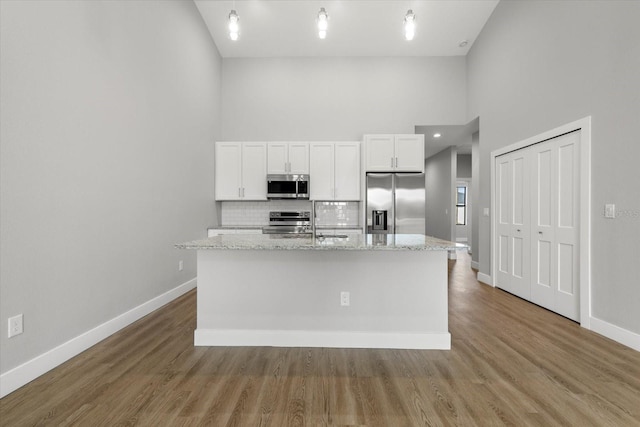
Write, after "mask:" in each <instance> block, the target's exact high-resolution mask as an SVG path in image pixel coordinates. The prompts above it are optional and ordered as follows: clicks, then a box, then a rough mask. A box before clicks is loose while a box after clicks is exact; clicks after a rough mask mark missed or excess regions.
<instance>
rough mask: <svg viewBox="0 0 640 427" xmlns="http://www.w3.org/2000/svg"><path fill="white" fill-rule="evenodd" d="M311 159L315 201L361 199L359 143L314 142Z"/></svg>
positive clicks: (310, 182) (311, 181) (311, 176)
mask: <svg viewBox="0 0 640 427" xmlns="http://www.w3.org/2000/svg"><path fill="white" fill-rule="evenodd" d="M309 158H310V160H309V185H310V199H311V200H345V201H347V200H360V143H359V142H357V141H356V142H313V143H311V145H310V155H309Z"/></svg>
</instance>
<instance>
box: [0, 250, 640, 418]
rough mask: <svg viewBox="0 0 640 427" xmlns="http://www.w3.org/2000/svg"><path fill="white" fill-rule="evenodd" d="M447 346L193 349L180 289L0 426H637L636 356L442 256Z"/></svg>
mask: <svg viewBox="0 0 640 427" xmlns="http://www.w3.org/2000/svg"><path fill="white" fill-rule="evenodd" d="M449 297H450V301H449V305H450V314H449V319H450V324H449V329H450V331H451V334H452V337H453V338H452V349H451V350H450V351H436V350H428V351H425V350H362V349H327V348H269V347H261V348H231V347H224V348H203V347H194V346H193V330H194V328H195V301H196V299H195V293H194V292H191V293H189V294H187V295H185V296H183V297H181V298H179V299H178V300H176V301H174V302H172V303H171V304H169V305H167V306H165V307H163V308H162V309H160V310H158V311H156V312H154V313H152V314H151V315H149V316H147V317H145V318H144V319H141V320H140V321H138V322H136V323H135V324H133V325H131V326H130V327H128V328H126V329H125V330H123V331H121V332H119V333H117V334H115V335H113V336H112V337H110V338H108V339H107V340H105V341H103V342H101V343H100V344H98V345H96V346H95V347H93V348H91V349H89V350H88V351H86V352H84V353H82V354H81V355H79V356H77V357H75V358H73V359H72V360H70V361H68V362H67V363H65V364H63V365H61V366H59V367H58V368H56V369H54V370H53V371H51V372H49V373H47V374H45V375H43V376H42V377H40V378H38V379H36V380H35V381H33V382H31V383H30V384H28V385H26V386H24V387H22V388H21V389H19V390H17V391H15V392H14V393H12V394H10V395H8V396H6V397H5V398H3V399H2V400H0V425H2V426H29V425H81V426H85V425H86V426H98V425H106V426H114V425H143V426H164V425H172V426H173V425H220V426H227V425H228V426H266V425H271V426H285V425H286V426H289V425H291V426H298V425H300V426H304V425H311V426H316V425H349V426H356V425H359V426H362V425H368V426H417V425H479V426H494V425H515V426H527V425H531V426H553V425H566V426H640V353H639V352H636V351H634V350H631V349H629V348H627V347H624V346H622V345H620V344H617V343H615V342H613V341H611V340H608V339H606V338H604V337H601V336H599V335H597V334H595V333H591V332H589V331H587V330H584V329H582V328H580V326H579V325H577V324H576V323H574V322H572V321H570V320H567V319H565V318H563V317H560V316H558V315H555V314H553V313H551V312H548V311H546V310H544V309H542V308H539V307H537V306H535V305H532V304H530V303H528V302H525V301H523V300H520V299H518V298H516V297H514V296H512V295H510V294H508V293H505V292H503V291H500V290H498V289H494V288H491V287H489V286H486V285H483V284H479V283H478V282H477V281H476V280H475V279H474V275H473V272H472V271H471V269H470V267H469V260H468V257H466V255H463V256H462V257H461V259H458V261H456V262H450V275H449Z"/></svg>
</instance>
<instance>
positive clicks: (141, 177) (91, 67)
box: [0, 1, 221, 373]
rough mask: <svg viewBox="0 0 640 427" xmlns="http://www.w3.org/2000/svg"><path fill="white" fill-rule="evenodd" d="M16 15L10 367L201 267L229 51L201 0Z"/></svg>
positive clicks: (8, 59) (2, 360)
mask: <svg viewBox="0 0 640 427" xmlns="http://www.w3.org/2000/svg"><path fill="white" fill-rule="evenodd" d="M0 8H1V9H0V12H1V25H0V27H1V33H0V36H1V37H0V43H1V44H0V54H1V57H0V64H1V72H0V75H1V86H0V89H1V91H2V98H1V116H0V117H1V121H2V128H1V134H0V135H1V138H0V140H1V145H0V150H1V151H0V152H1V184H2V187H1V215H0V218H1V220H0V230H1V235H2V239H1V246H0V255H1V257H0V259H1V261H0V262H1V264H0V274H1V280H0V292H1V298H0V321H1V325H2V328H0V347H1V350H0V371H1V372H2V373H5V372H7V371H8V370H10V369H12V368H14V367H16V366H17V365H19V364H22V363H24V362H26V361H29V360H30V359H32V358H34V357H35V356H38V355H41V354H43V353H44V352H46V351H48V350H50V349H52V348H54V347H56V346H58V345H60V344H62V343H65V342H66V341H68V340H70V339H71V338H74V337H77V336H79V335H81V334H83V333H84V332H86V331H88V330H90V329H92V328H94V327H96V326H97V325H100V324H102V323H104V322H106V321H109V320H110V319H113V318H114V317H116V316H118V315H120V314H122V313H124V312H126V311H128V310H130V309H132V308H133V307H136V306H138V305H140V304H142V303H144V302H146V301H148V300H150V299H152V298H154V297H156V296H158V295H160V294H162V293H164V292H166V291H168V290H170V289H173V288H175V287H176V286H178V285H180V284H182V283H184V282H186V281H188V280H189V279H191V278H193V277H194V276H195V254H193V253H188V252H181V251H178V250H175V249H174V248H173V244H174V243H176V242H180V241H185V240H188V239H193V238H196V237H200V236H205V235H206V234H205V228H206V227H207V226H208V225H211V220H212V218H213V217H214V212H213V203H212V200H213V170H212V165H213V144H212V142H213V141H214V140H215V139H216V138H217V137H218V135H219V128H220V125H219V115H220V111H219V110H220V101H219V98H220V76H221V59H220V57H219V55H218V53H217V49H216V47H215V45H214V44H213V42H212V40H211V37H210V35H209V33H208V32H207V29H206V27H205V25H204V23H203V21H202V18H201V17H200V15H199V13H198V11H197V9H196V7H195V5H194V4H193V3H192V2H185V1H127V2H125V1H103V2H97V1H78V2H62V1H28V2H27V1H2V2H0ZM179 259H184V260H185V270H184V271H183V272H181V273H179V272H178V269H177V266H178V260H179ZM18 313H23V314H24V334H22V335H19V336H16V337H14V338H11V339H7V336H6V331H7V327H6V325H7V323H6V322H7V318H8V317H10V316H14V315H16V314H18Z"/></svg>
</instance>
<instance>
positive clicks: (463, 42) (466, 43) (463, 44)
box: [458, 40, 469, 47]
mask: <svg viewBox="0 0 640 427" xmlns="http://www.w3.org/2000/svg"><path fill="white" fill-rule="evenodd" d="M468 44H469V41H468V40H462V41H461V42H460V44H458V46H459V47H465V46H466V45H468Z"/></svg>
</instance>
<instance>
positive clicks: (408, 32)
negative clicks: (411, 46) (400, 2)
mask: <svg viewBox="0 0 640 427" xmlns="http://www.w3.org/2000/svg"><path fill="white" fill-rule="evenodd" d="M415 35H416V15H414V13H413V10H411V9H409V10H408V11H407V14H406V15H405V16H404V38H405V39H407V40H413V37H414V36H415Z"/></svg>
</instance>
